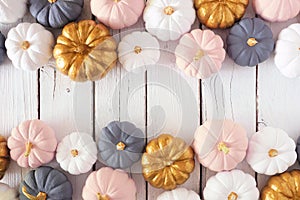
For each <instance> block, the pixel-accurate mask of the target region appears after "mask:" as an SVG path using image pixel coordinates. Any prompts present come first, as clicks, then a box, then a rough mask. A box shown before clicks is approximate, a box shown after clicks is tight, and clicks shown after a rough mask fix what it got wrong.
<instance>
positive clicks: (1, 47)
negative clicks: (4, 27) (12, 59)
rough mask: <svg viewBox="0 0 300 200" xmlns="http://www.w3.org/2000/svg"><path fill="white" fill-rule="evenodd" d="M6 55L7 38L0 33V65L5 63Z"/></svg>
mask: <svg viewBox="0 0 300 200" xmlns="http://www.w3.org/2000/svg"><path fill="white" fill-rule="evenodd" d="M5 55H6V48H5V37H4V35H3V34H2V33H1V32H0V64H1V63H3V61H4V59H5Z"/></svg>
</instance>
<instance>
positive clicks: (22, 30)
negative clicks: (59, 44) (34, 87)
mask: <svg viewBox="0 0 300 200" xmlns="http://www.w3.org/2000/svg"><path fill="white" fill-rule="evenodd" d="M53 45H54V38H53V35H52V33H50V32H49V31H47V30H46V29H45V28H44V27H43V26H41V25H40V24H37V23H33V24H30V23H21V24H18V26H17V27H15V28H12V29H10V31H9V32H8V35H7V39H6V41H5V46H6V49H7V56H8V58H9V59H10V60H11V61H12V63H13V65H14V66H15V67H16V68H19V69H23V70H31V71H33V70H37V69H38V68H39V67H42V66H43V65H45V64H47V63H48V61H49V59H50V58H51V57H52V49H53Z"/></svg>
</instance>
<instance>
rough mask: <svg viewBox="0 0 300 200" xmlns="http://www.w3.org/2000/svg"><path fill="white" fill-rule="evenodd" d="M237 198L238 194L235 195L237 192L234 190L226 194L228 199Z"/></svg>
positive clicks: (234, 199) (235, 199)
mask: <svg viewBox="0 0 300 200" xmlns="http://www.w3.org/2000/svg"><path fill="white" fill-rule="evenodd" d="M238 198H239V196H238V195H237V193H235V192H231V193H230V194H229V195H228V200H237V199H238Z"/></svg>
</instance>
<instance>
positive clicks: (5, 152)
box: [0, 135, 10, 180]
mask: <svg viewBox="0 0 300 200" xmlns="http://www.w3.org/2000/svg"><path fill="white" fill-rule="evenodd" d="M9 162H10V159H9V149H8V147H7V142H6V139H5V138H4V137H2V136H1V135H0V180H1V179H2V178H3V177H4V174H5V172H6V170H7V169H8V166H9Z"/></svg>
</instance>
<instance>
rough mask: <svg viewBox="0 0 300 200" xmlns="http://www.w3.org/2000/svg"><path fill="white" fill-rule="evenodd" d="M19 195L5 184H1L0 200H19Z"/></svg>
mask: <svg viewBox="0 0 300 200" xmlns="http://www.w3.org/2000/svg"><path fill="white" fill-rule="evenodd" d="M18 199H19V198H18V193H17V191H16V190H15V189H13V188H10V187H9V186H8V185H6V184H4V183H0V200H18Z"/></svg>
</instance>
